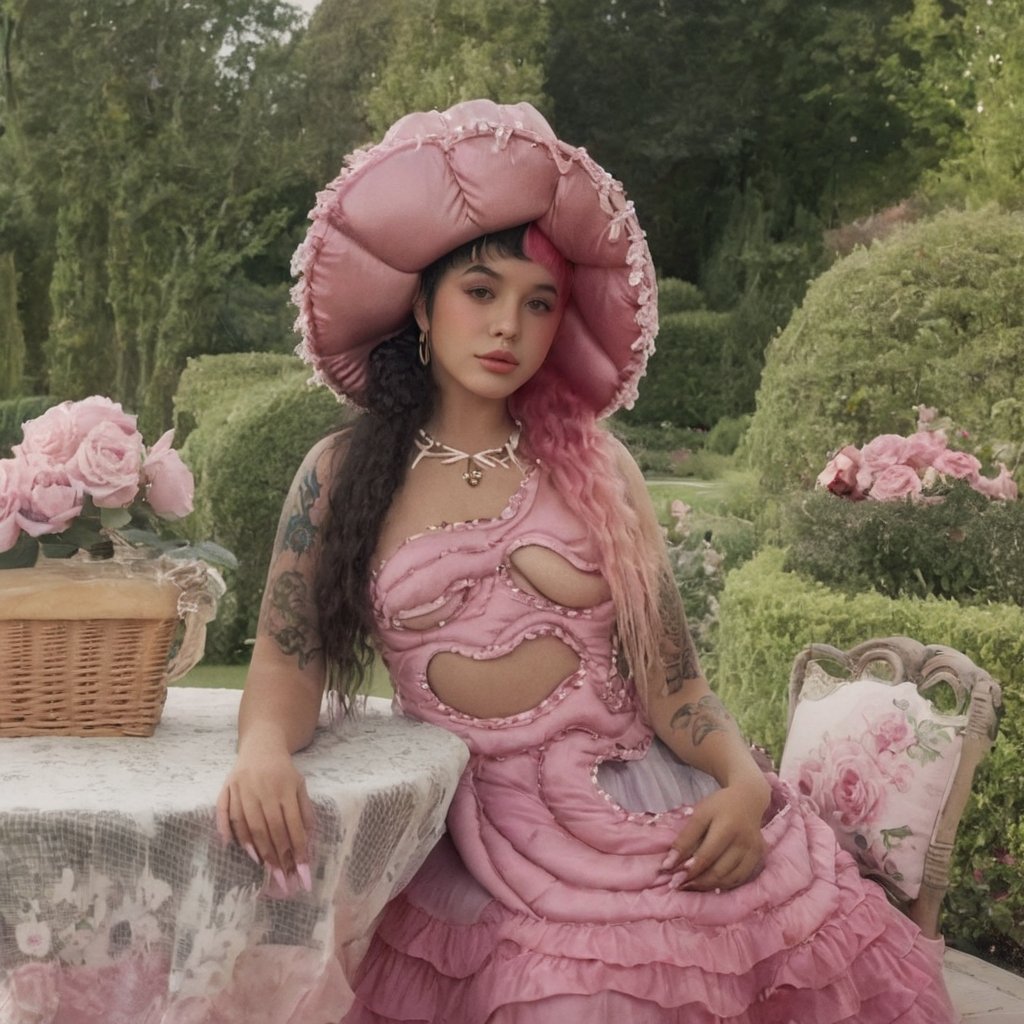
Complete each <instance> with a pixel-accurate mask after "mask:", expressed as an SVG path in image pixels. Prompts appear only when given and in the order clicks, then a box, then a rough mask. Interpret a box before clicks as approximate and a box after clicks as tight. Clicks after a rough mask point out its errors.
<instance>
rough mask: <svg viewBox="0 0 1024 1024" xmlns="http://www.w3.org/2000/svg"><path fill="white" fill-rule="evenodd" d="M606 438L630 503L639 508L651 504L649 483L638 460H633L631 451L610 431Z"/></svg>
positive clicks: (607, 432)
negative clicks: (648, 490) (637, 462)
mask: <svg viewBox="0 0 1024 1024" xmlns="http://www.w3.org/2000/svg"><path fill="white" fill-rule="evenodd" d="M606 437H607V444H608V448H609V450H610V451H611V453H612V455H613V457H614V459H615V465H616V466H617V467H618V470H619V473H620V474H621V476H622V479H623V481H624V483H625V484H626V489H627V491H628V493H629V497H630V501H631V502H632V503H633V505H634V506H635V507H638V508H641V507H643V506H645V505H648V504H650V497H649V496H648V493H647V481H646V480H644V475H643V473H642V472H641V471H640V467H639V466H638V465H637V464H636V459H634V458H633V455H632V453H631V452H630V450H629V449H628V448H627V447H626V446H625V445H624V444H623V443H622V442H621V441H620V440H619V439H618V438H617V437H616V436H615V435H614V434H613V433H612V432H611V431H610V430H609V431H606Z"/></svg>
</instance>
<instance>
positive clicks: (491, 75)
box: [367, 0, 549, 134]
mask: <svg viewBox="0 0 1024 1024" xmlns="http://www.w3.org/2000/svg"><path fill="white" fill-rule="evenodd" d="M548 18H549V15H548V4H547V3H545V2H544V0H406V2H404V3H393V4H392V22H391V25H392V28H391V40H390V44H389V46H388V51H387V59H386V61H385V62H384V64H383V66H382V67H381V70H380V73H379V76H378V77H377V79H376V81H375V82H374V84H373V87H372V88H371V89H370V92H369V95H368V97H367V112H368V115H369V122H370V126H371V127H372V128H374V129H375V131H376V132H377V133H378V134H379V133H381V132H383V131H384V130H385V129H386V128H387V127H388V126H389V125H391V124H392V123H393V122H394V121H395V120H396V119H397V118H399V117H401V116H402V115H403V114H408V113H409V112H410V111H414V110H432V109H435V108H436V109H438V110H444V109H445V108H446V107H449V106H451V105H452V104H453V103H457V102H459V101H460V100H468V99H476V98H479V97H487V98H489V99H492V100H495V101H496V102H498V103H516V102H519V101H520V100H525V101H527V102H529V103H532V104H534V106H537V107H539V108H543V107H545V106H546V105H547V98H546V96H545V93H544V54H545V52H546V48H547V41H548Z"/></svg>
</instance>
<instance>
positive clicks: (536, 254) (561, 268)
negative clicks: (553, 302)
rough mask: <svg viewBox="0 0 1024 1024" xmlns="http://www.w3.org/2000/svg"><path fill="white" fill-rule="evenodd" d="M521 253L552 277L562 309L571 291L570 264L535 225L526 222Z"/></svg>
mask: <svg viewBox="0 0 1024 1024" xmlns="http://www.w3.org/2000/svg"><path fill="white" fill-rule="evenodd" d="M523 255H524V256H525V257H526V258H527V259H528V260H533V262H534V263H539V264H540V265H541V266H542V267H543V268H544V269H545V270H546V271H547V272H548V273H549V274H550V275H551V276H552V277H553V278H554V279H555V287H556V288H557V289H558V305H559V308H561V309H564V308H565V305H566V303H567V302H568V301H569V295H570V294H571V293H572V264H571V263H570V262H569V261H568V260H567V259H566V258H565V257H564V256H563V255H562V254H561V253H560V252H559V251H558V250H557V249H556V248H555V247H554V245H553V244H552V242H551V239H550V238H548V236H547V235H545V234H544V232H543V231H541V229H540V228H539V227H537V225H536V224H535V223H534V224H527V226H526V231H524V232H523Z"/></svg>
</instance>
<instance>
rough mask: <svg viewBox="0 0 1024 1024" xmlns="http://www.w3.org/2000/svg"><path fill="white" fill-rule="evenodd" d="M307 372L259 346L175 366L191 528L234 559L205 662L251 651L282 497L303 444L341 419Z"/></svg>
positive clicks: (336, 406) (334, 403) (334, 404)
mask: <svg viewBox="0 0 1024 1024" xmlns="http://www.w3.org/2000/svg"><path fill="white" fill-rule="evenodd" d="M308 377H309V371H308V369H306V368H305V367H303V366H302V365H301V364H300V363H298V362H297V361H296V360H295V359H294V358H293V357H290V356H283V355H273V354H266V353H245V354H238V355H219V356H202V357H200V358H198V359H192V360H190V361H189V363H188V366H187V367H186V369H185V372H184V373H183V374H182V377H181V383H180V384H179V387H178V392H177V394H176V395H175V399H174V405H175V423H176V429H177V431H178V435H177V436H178V439H179V440H184V445H183V446H182V457H183V458H184V460H185V461H186V462H187V463H188V465H189V466H190V468H191V469H192V471H193V473H194V474H195V477H196V508H195V512H194V513H193V514H192V515H191V516H190V517H189V519H188V520H187V523H186V525H187V528H188V531H189V535H190V536H191V537H193V538H194V539H204V538H211V539H214V540H216V541H217V542H218V543H220V544H223V545H224V546H225V547H226V548H228V549H229V550H231V551H233V552H234V553H235V555H236V556H237V557H238V562H239V566H238V569H237V570H235V571H234V572H232V573H230V574H229V579H228V584H229V590H228V593H227V594H226V595H225V597H224V600H223V601H222V603H221V608H220V611H219V612H218V615H217V621H216V623H213V624H211V627H210V631H209V635H208V639H207V647H206V650H207V658H208V659H209V660H210V661H216V662H230V661H243V660H245V659H246V658H248V650H247V649H246V645H245V642H246V640H247V639H249V638H251V637H253V636H255V633H256V623H257V620H258V617H259V605H260V599H261V597H262V594H263V585H264V580H265V577H266V573H267V567H268V565H269V562H270V553H271V549H272V547H273V543H274V535H275V532H276V527H277V520H278V517H279V515H280V512H281V504H282V502H283V501H284V497H285V495H286V493H287V491H288V487H289V485H290V484H291V481H292V478H293V476H294V475H295V471H296V470H297V469H298V467H299V465H300V463H301V462H302V459H303V458H304V457H305V455H306V452H308V451H309V449H310V448H311V447H312V445H313V444H314V443H315V442H316V441H317V440H318V439H319V438H321V437H323V436H324V435H325V434H328V433H330V432H331V431H332V430H335V429H337V428H338V427H339V426H340V425H341V424H342V423H343V422H344V420H345V419H346V409H345V407H343V406H340V405H339V403H338V401H337V399H336V398H335V397H334V395H333V394H332V393H331V392H330V391H328V390H327V389H326V388H311V387H309V386H307V384H306V381H307V379H308Z"/></svg>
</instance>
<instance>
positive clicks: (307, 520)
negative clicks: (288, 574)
mask: <svg viewBox="0 0 1024 1024" xmlns="http://www.w3.org/2000/svg"><path fill="white" fill-rule="evenodd" d="M319 497H320V479H319V477H318V476H317V475H316V469H315V468H314V469H311V470H310V471H309V472H308V473H307V474H306V477H305V479H304V480H303V481H302V483H301V484H299V493H298V509H296V510H294V511H292V513H291V515H289V517H288V520H287V522H286V523H285V527H284V537H283V538H282V541H281V547H282V548H284V549H286V550H288V551H294V552H295V554H297V555H302V554H305V553H306V552H307V551H308V550H309V549H310V548H311V547H312V546H313V542H314V540H315V539H316V531H317V527H316V526H315V525H314V523H313V520H312V515H311V513H312V509H313V506H314V505H315V504H316V500H317V498H319Z"/></svg>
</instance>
